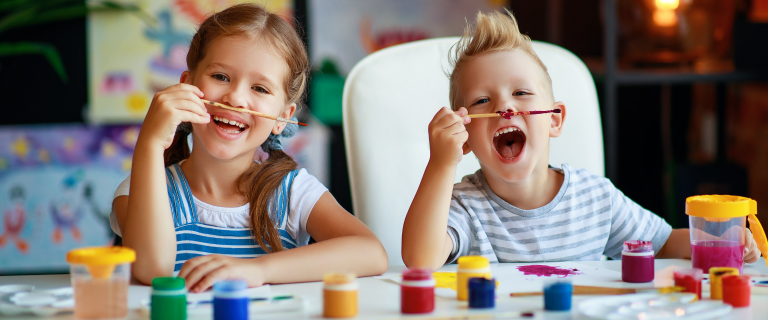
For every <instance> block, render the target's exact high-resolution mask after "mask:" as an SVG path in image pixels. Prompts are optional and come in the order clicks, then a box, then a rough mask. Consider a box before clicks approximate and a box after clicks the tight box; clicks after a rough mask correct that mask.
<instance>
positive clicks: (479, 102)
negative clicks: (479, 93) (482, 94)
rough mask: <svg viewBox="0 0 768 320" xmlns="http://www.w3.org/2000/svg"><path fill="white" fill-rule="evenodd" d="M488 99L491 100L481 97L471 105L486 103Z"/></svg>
mask: <svg viewBox="0 0 768 320" xmlns="http://www.w3.org/2000/svg"><path fill="white" fill-rule="evenodd" d="M488 101H491V100H489V99H487V98H481V99H480V100H477V101H475V103H473V104H472V105H473V106H474V105H478V104H483V103H488Z"/></svg>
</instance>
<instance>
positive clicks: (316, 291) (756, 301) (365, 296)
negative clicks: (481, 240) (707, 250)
mask: <svg viewBox="0 0 768 320" xmlns="http://www.w3.org/2000/svg"><path fill="white" fill-rule="evenodd" d="M574 262H576V263H579V264H583V265H587V266H591V267H595V268H602V269H608V270H614V271H619V272H621V261H618V260H616V261H574ZM674 266H677V267H683V268H690V267H691V261H690V260H678V259H657V260H656V263H655V268H656V270H657V271H659V270H662V269H668V268H670V267H672V268H674ZM509 267H511V265H508V264H503V263H502V264H492V265H491V269H492V272H493V274H494V276H495V277H496V278H497V280H499V282H500V283H503V282H504V278H505V270H513V268H509ZM403 269H404V267H402V266H391V267H390V268H389V270H388V271H387V273H386V274H385V275H393V274H399V273H400V272H401V271H402V270H403ZM455 270H456V265H448V266H445V267H443V268H442V269H440V271H455ZM744 274H751V275H764V276H768V267H766V264H765V261H764V260H763V258H760V260H759V261H758V262H756V263H754V264H749V265H745V266H744ZM358 281H359V283H360V289H359V293H358V299H359V314H358V316H357V319H397V318H401V317H402V318H405V319H419V318H422V319H425V318H439V317H444V316H451V315H465V314H476V313H502V312H512V311H521V312H526V311H533V312H534V313H535V317H534V318H533V319H589V318H588V317H586V316H584V315H582V314H580V313H579V312H578V311H577V310H576V306H577V305H578V303H579V302H581V301H583V300H585V299H590V298H594V297H596V296H574V297H573V306H574V308H573V309H572V310H571V311H570V312H545V311H544V310H543V307H544V302H543V298H542V297H541V296H531V297H515V298H512V297H510V296H509V295H508V294H507V293H502V292H501V291H502V290H501V289H500V290H499V292H498V294H497V299H496V308H495V309H494V310H491V311H475V310H468V309H467V307H466V303H462V302H458V301H456V300H452V299H447V298H441V297H437V298H436V301H435V302H436V303H435V311H434V312H433V313H432V314H430V315H427V316H407V317H406V316H402V315H401V314H400V288H399V286H398V285H396V284H394V283H392V282H389V281H384V280H381V279H377V278H375V277H366V278H360V279H358ZM5 284H30V285H34V286H35V288H38V289H52V288H60V287H66V286H69V285H70V280H69V275H68V274H59V275H32V276H2V277H0V285H5ZM150 291H151V288H150V287H146V286H131V289H130V296H129V308H131V311H130V314H129V317H128V319H146V318H147V317H146V316H145V315H143V314H142V313H140V312H139V311H138V307H139V305H140V301H141V300H142V299H147V298H148V297H149V294H150ZM271 291H272V293H273V294H294V295H299V296H301V297H302V298H303V299H305V300H306V301H307V306H308V310H306V313H305V315H304V316H303V318H304V319H318V318H322V282H308V283H295V284H284V285H272V286H271ZM705 297H706V295H705ZM766 315H768V295H760V294H753V295H752V304H751V306H750V307H747V308H735V309H733V311H731V313H730V314H728V315H727V316H725V317H722V318H721V319H739V320H751V319H765V318H766ZM290 318H302V316H300V315H292V316H290ZM4 319H5V318H4ZM36 319H41V318H36ZM51 319H74V316H73V315H72V314H68V315H60V316H58V317H55V318H51Z"/></svg>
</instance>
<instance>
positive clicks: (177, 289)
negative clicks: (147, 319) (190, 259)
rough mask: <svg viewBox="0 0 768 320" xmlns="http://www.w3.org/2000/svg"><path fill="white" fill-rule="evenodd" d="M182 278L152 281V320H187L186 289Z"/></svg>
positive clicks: (165, 278) (162, 278) (164, 278)
mask: <svg viewBox="0 0 768 320" xmlns="http://www.w3.org/2000/svg"><path fill="white" fill-rule="evenodd" d="M184 284H185V283H184V278H175V277H161V278H155V279H153V280H152V302H151V310H152V311H151V319H152V320H159V319H163V320H184V319H187V289H186V287H185V286H184Z"/></svg>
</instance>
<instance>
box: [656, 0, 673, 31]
mask: <svg viewBox="0 0 768 320" xmlns="http://www.w3.org/2000/svg"><path fill="white" fill-rule="evenodd" d="M659 1H660V0H656V3H658V2H659ZM662 1H663V0H662ZM653 23H655V24H656V25H657V26H659V27H671V26H674V25H676V24H677V14H675V10H664V9H656V10H654V11H653Z"/></svg>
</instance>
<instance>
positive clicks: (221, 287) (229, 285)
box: [213, 280, 248, 293]
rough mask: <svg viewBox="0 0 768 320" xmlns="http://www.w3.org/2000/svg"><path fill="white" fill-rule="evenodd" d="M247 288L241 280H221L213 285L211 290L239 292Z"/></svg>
mask: <svg viewBox="0 0 768 320" xmlns="http://www.w3.org/2000/svg"><path fill="white" fill-rule="evenodd" d="M246 289H248V284H246V283H245V281H243V280H222V281H219V282H216V283H215V284H214V285H213V292H214V293H216V292H239V291H243V290H246Z"/></svg>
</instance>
